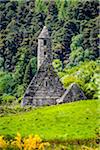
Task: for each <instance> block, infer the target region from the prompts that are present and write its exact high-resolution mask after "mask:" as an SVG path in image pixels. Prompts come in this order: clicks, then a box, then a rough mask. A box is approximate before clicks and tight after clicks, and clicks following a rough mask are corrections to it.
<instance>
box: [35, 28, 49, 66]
mask: <svg viewBox="0 0 100 150" xmlns="http://www.w3.org/2000/svg"><path fill="white" fill-rule="evenodd" d="M47 57H48V58H49V59H50V58H51V40H50V36H49V33H48V29H47V27H46V26H44V27H43V30H42V32H41V33H40V35H39V37H38V63H37V65H38V66H37V68H38V69H39V68H40V66H41V65H42V63H43V61H44V60H45V58H47Z"/></svg>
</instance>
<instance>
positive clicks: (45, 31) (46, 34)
mask: <svg viewBox="0 0 100 150" xmlns="http://www.w3.org/2000/svg"><path fill="white" fill-rule="evenodd" d="M47 38H50V36H49V32H48V29H47V27H46V26H44V27H43V30H42V31H41V33H40V35H39V37H38V39H47Z"/></svg>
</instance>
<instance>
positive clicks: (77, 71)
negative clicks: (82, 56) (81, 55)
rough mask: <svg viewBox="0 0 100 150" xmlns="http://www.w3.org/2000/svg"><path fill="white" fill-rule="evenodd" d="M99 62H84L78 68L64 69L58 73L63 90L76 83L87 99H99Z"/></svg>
mask: <svg viewBox="0 0 100 150" xmlns="http://www.w3.org/2000/svg"><path fill="white" fill-rule="evenodd" d="M99 70H100V62H99V60H97V61H85V62H82V63H81V64H79V65H78V66H73V67H68V66H67V67H66V68H65V69H64V71H63V72H62V73H61V72H58V75H59V77H60V78H61V81H62V83H63V85H64V87H65V88H67V87H68V86H69V85H70V84H71V83H73V82H76V83H77V84H79V85H80V87H81V88H82V89H83V91H84V93H85V95H86V96H87V98H89V99H92V98H98V99H99V98H100V73H99Z"/></svg>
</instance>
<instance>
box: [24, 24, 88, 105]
mask: <svg viewBox="0 0 100 150" xmlns="http://www.w3.org/2000/svg"><path fill="white" fill-rule="evenodd" d="M37 59H38V63H37V68H38V70H37V73H36V74H35V76H34V77H33V79H32V81H31V82H30V84H29V86H28V87H27V89H26V92H25V94H24V98H23V100H22V106H25V105H32V106H43V105H55V104H57V103H63V102H69V101H74V100H79V99H86V97H85V95H84V93H83V92H82V91H81V89H80V88H79V87H78V85H76V84H73V85H72V86H71V87H70V89H69V90H65V89H64V87H63V85H62V83H61V82H60V80H59V77H58V76H57V74H56V72H55V70H54V68H53V66H52V59H53V57H52V50H51V40H50V36H49V33H48V29H47V27H46V26H44V28H43V30H42V32H41V33H40V35H39V37H38V57H37ZM74 89H75V90H74ZM76 93H78V97H76ZM72 97H73V98H72Z"/></svg>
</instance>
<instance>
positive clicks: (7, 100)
mask: <svg viewBox="0 0 100 150" xmlns="http://www.w3.org/2000/svg"><path fill="white" fill-rule="evenodd" d="M15 100H16V97H15V96H12V95H3V96H2V101H3V103H12V102H13V101H15Z"/></svg>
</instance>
